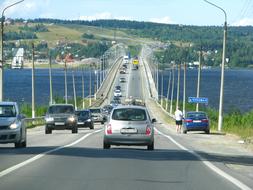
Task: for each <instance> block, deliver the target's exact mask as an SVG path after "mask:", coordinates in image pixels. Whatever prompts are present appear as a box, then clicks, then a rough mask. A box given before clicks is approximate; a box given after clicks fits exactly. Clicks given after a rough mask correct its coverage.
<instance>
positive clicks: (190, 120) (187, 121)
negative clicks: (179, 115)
mask: <svg viewBox="0 0 253 190" xmlns="http://www.w3.org/2000/svg"><path fill="white" fill-rule="evenodd" d="M185 122H186V123H192V122H193V120H192V119H185Z"/></svg>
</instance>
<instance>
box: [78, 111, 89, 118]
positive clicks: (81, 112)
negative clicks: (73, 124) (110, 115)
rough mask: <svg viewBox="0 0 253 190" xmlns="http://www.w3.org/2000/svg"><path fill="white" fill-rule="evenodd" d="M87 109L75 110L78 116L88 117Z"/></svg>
mask: <svg viewBox="0 0 253 190" xmlns="http://www.w3.org/2000/svg"><path fill="white" fill-rule="evenodd" d="M89 113H90V112H89V111H77V112H76V115H77V116H80V117H89Z"/></svg>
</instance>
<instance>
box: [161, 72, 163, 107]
mask: <svg viewBox="0 0 253 190" xmlns="http://www.w3.org/2000/svg"><path fill="white" fill-rule="evenodd" d="M161 83H162V84H161V85H162V86H161V106H162V107H163V73H162V80H161Z"/></svg>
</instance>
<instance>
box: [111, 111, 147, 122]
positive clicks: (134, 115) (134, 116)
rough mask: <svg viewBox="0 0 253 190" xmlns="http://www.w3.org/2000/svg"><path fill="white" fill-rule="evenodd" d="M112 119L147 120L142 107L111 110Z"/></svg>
mask: <svg viewBox="0 0 253 190" xmlns="http://www.w3.org/2000/svg"><path fill="white" fill-rule="evenodd" d="M112 119H113V120H123V121H145V120H147V116H146V112H145V110H143V109H138V108H137V109H136V108H134V109H133V108H122V109H115V110H114V111H113V114H112Z"/></svg>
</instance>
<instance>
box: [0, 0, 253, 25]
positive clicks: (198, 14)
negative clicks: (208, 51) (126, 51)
mask: <svg viewBox="0 0 253 190" xmlns="http://www.w3.org/2000/svg"><path fill="white" fill-rule="evenodd" d="M16 1H18V0H0V11H2V10H3V8H4V7H6V6H8V5H10V4H12V3H14V2H16ZM210 1H211V2H212V3H215V4H217V5H219V6H221V7H222V8H223V9H225V10H226V12H227V16H228V24H229V25H241V26H242V25H253V0H210ZM5 15H6V17H10V18H24V19H27V18H57V19H68V20H77V19H80V20H96V19H125V20H137V21H151V22H160V23H168V24H183V25H217V26H220V25H223V23H224V14H223V13H222V12H221V11H220V10H219V9H217V8H215V7H213V6H211V5H209V4H207V3H206V2H204V0H71V1H70V0H25V1H24V2H22V3H20V4H19V5H16V6H14V7H12V8H9V9H8V10H6V12H5Z"/></svg>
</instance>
